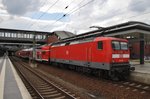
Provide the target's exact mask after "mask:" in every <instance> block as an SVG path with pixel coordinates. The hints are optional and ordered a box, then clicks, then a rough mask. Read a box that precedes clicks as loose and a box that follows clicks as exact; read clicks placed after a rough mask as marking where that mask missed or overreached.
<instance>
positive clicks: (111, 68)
mask: <svg viewBox="0 0 150 99" xmlns="http://www.w3.org/2000/svg"><path fill="white" fill-rule="evenodd" d="M50 53H51V55H50V60H51V62H57V63H63V64H70V65H74V66H80V67H83V68H88V69H91V70H94V71H98V72H100V74H101V75H103V74H105V75H108V76H109V77H112V78H116V77H117V78H118V76H124V75H128V74H129V70H130V65H129V49H128V41H127V40H125V39H119V38H113V37H95V38H86V39H82V40H77V41H70V42H65V43H64V42H62V43H54V44H52V47H51V52H50ZM118 74H119V75H118ZM120 74H121V75H120Z"/></svg>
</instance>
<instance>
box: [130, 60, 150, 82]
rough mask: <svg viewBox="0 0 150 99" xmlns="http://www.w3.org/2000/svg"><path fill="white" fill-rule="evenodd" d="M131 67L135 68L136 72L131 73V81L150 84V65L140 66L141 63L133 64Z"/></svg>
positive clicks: (147, 63)
mask: <svg viewBox="0 0 150 99" xmlns="http://www.w3.org/2000/svg"><path fill="white" fill-rule="evenodd" d="M131 66H133V67H135V71H133V72H132V73H131V77H130V79H131V80H134V81H138V82H142V83H146V84H150V63H149V62H145V64H142V65H141V64H139V62H131Z"/></svg>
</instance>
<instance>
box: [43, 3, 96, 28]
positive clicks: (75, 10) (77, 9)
mask: <svg viewBox="0 0 150 99" xmlns="http://www.w3.org/2000/svg"><path fill="white" fill-rule="evenodd" d="M83 1H84V0H83ZM93 1H94V0H90V1H89V2H87V3H86V4H84V5H82V6H80V7H79V8H77V9H75V10H73V11H71V12H69V13H68V14H64V15H63V16H61V17H60V18H59V19H57V20H56V21H55V22H53V23H52V24H50V25H53V24H55V23H56V22H58V21H59V20H61V19H63V18H64V17H66V16H67V15H71V14H73V13H74V12H76V11H78V10H80V9H81V8H83V7H85V6H86V5H88V4H90V3H92V2H93ZM47 26H49V25H46V26H44V27H43V28H47Z"/></svg>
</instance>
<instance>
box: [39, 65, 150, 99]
mask: <svg viewBox="0 0 150 99" xmlns="http://www.w3.org/2000/svg"><path fill="white" fill-rule="evenodd" d="M37 70H39V71H41V72H43V73H46V74H47V75H49V76H50V75H53V76H51V78H52V79H54V80H55V81H56V82H59V83H60V84H62V85H63V86H66V87H67V88H70V89H72V90H73V91H74V92H75V93H77V94H80V95H81V96H83V97H84V98H85V99H89V98H95V99H102V97H103V98H104V97H105V98H104V99H148V98H149V97H150V93H141V91H138V90H134V89H132V88H126V87H122V86H120V85H117V84H116V85H114V84H112V83H108V82H105V81H103V80H99V79H95V78H93V77H87V76H85V75H83V74H80V73H78V72H74V71H71V70H66V69H60V68H57V67H53V66H48V65H44V64H38V68H37ZM88 94H90V95H88ZM91 95H94V96H95V97H94V96H91Z"/></svg>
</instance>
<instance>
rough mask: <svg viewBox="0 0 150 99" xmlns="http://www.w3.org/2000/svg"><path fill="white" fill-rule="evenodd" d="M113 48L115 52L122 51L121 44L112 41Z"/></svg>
mask: <svg viewBox="0 0 150 99" xmlns="http://www.w3.org/2000/svg"><path fill="white" fill-rule="evenodd" d="M112 48H113V49H114V50H120V43H119V41H112Z"/></svg>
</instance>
